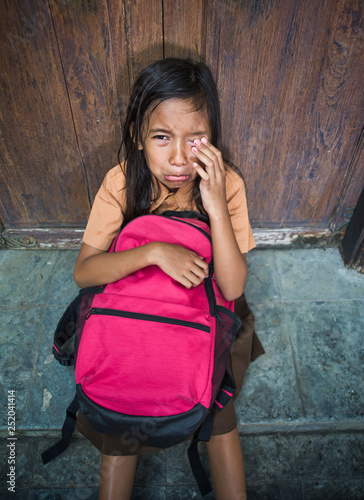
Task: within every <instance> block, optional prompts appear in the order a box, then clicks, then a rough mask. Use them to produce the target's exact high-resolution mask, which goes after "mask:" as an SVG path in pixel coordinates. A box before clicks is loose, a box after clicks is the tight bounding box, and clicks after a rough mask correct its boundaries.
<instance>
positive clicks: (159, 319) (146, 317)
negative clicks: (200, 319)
mask: <svg viewBox="0 0 364 500" xmlns="http://www.w3.org/2000/svg"><path fill="white" fill-rule="evenodd" d="M92 314H99V315H103V316H120V317H122V318H130V319H140V320H143V321H153V322H155V323H167V324H170V325H179V326H186V327H188V328H195V329H196V330H201V331H203V332H206V333H210V327H209V326H205V325H202V324H201V323H195V322H194V321H184V320H182V319H174V318H167V317H165V316H156V315H154V314H143V313H133V312H129V311H119V310H118V309H105V308H101V307H93V308H92V309H90V310H89V312H88V313H87V314H86V317H85V319H86V320H87V319H89V317H90V316H91V315H92Z"/></svg>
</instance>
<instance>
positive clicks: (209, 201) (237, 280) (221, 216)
mask: <svg viewBox="0 0 364 500" xmlns="http://www.w3.org/2000/svg"><path fill="white" fill-rule="evenodd" d="M192 151H193V152H194V153H195V154H196V157H197V158H198V159H199V160H200V162H201V163H202V164H203V165H204V166H205V167H206V168H203V167H202V166H201V165H199V164H197V163H194V168H195V169H196V171H197V172H198V174H199V175H200V177H201V181H200V191H201V198H202V202H203V205H204V208H205V210H206V212H207V214H208V215H209V218H210V225H211V236H212V249H213V257H214V270H215V278H216V281H217V284H218V285H219V288H220V290H221V291H222V293H223V295H224V297H225V298H226V299H227V300H235V299H237V298H238V297H240V295H241V294H242V293H243V291H244V285H245V281H246V277H247V265H246V259H245V255H243V254H242V253H241V252H240V249H239V246H238V244H237V241H236V238H235V234H234V231H233V228H232V225H231V220H230V215H229V211H228V206H227V201H226V187H225V176H226V173H225V166H224V162H223V159H222V155H221V153H220V151H219V150H218V149H216V148H215V147H214V146H212V144H210V142H208V141H207V139H206V138H202V139H201V141H199V140H195V146H194V147H193V148H192Z"/></svg>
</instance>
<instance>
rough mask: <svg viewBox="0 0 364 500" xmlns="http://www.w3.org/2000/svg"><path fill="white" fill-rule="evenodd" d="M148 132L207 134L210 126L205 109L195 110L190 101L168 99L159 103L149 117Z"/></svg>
mask: <svg viewBox="0 0 364 500" xmlns="http://www.w3.org/2000/svg"><path fill="white" fill-rule="evenodd" d="M148 121H149V127H148V129H149V131H150V130H152V129H155V128H156V127H157V128H158V127H159V126H160V127H161V128H169V129H171V131H173V130H175V129H176V130H181V131H182V130H187V131H189V132H195V131H203V132H205V133H206V134H208V133H209V130H210V126H209V121H208V117H207V113H206V110H205V109H199V110H196V108H195V106H194V103H193V101H192V100H184V99H168V100H167V101H163V102H162V103H160V104H159V105H158V106H157V107H156V108H155V109H154V110H153V111H152V112H151V113H150V115H149V120H148Z"/></svg>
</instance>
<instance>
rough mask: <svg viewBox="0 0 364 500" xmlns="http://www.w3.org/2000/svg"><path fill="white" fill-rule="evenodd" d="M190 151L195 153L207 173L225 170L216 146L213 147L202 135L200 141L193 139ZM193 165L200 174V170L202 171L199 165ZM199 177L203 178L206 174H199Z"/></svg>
mask: <svg viewBox="0 0 364 500" xmlns="http://www.w3.org/2000/svg"><path fill="white" fill-rule="evenodd" d="M192 151H193V152H194V153H195V154H196V157H197V158H198V159H199V160H200V161H201V162H202V163H203V164H204V165H205V166H206V172H207V173H208V174H210V175H211V174H219V173H221V172H225V167H224V162H223V159H222V154H221V152H220V151H219V150H218V149H217V148H215V146H213V145H212V144H211V143H210V142H209V141H208V140H207V139H206V138H205V137H203V138H202V139H201V141H200V140H199V139H195V140H194V146H193V147H192ZM196 165H198V164H196ZM194 167H195V168H196V170H197V171H198V173H199V174H200V175H201V174H202V171H204V170H203V168H201V166H197V167H196V166H195V164H194ZM201 177H202V178H203V179H205V178H206V175H205V176H203V175H201ZM206 180H207V179H206Z"/></svg>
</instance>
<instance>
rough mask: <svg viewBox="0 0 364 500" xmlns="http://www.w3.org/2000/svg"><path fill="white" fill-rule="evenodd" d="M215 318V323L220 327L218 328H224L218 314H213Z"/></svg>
mask: <svg viewBox="0 0 364 500" xmlns="http://www.w3.org/2000/svg"><path fill="white" fill-rule="evenodd" d="M215 318H216V321H217V323H218V325H219V326H220V328H223V327H224V326H225V323H224V322H223V320H222V319H221V318H220V316H219V313H217V312H215Z"/></svg>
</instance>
